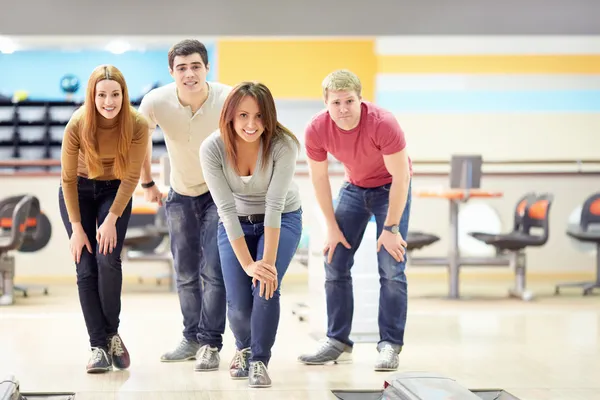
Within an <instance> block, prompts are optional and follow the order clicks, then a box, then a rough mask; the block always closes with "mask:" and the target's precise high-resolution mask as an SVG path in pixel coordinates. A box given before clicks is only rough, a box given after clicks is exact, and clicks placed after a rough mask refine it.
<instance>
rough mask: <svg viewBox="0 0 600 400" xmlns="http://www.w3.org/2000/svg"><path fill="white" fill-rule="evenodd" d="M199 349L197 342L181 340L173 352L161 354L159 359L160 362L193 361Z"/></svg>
mask: <svg viewBox="0 0 600 400" xmlns="http://www.w3.org/2000/svg"><path fill="white" fill-rule="evenodd" d="M199 348H200V344H198V342H194V341H191V340H187V339H186V338H183V339H182V340H181V342H180V343H179V345H178V346H177V348H176V349H175V350H173V351H170V352H168V353H165V354H163V355H162V356H161V357H160V361H162V362H178V361H188V360H194V359H195V358H196V353H197V352H198V349H199Z"/></svg>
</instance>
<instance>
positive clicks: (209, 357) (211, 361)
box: [194, 344, 221, 371]
mask: <svg viewBox="0 0 600 400" xmlns="http://www.w3.org/2000/svg"><path fill="white" fill-rule="evenodd" d="M220 362H221V357H220V356H219V350H218V349H217V348H216V347H210V346H209V345H208V344H205V345H204V346H202V347H200V349H198V353H196V365H195V366H194V369H195V370H196V371H216V370H218V369H219V363H220Z"/></svg>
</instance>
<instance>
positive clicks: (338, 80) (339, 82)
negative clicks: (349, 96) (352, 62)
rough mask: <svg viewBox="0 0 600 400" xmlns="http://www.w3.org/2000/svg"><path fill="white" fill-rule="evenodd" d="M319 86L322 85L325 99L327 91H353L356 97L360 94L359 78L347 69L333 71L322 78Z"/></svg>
mask: <svg viewBox="0 0 600 400" xmlns="http://www.w3.org/2000/svg"><path fill="white" fill-rule="evenodd" d="M321 86H322V87H323V97H324V98H325V99H327V92H328V91H333V92H337V91H342V90H344V91H346V90H347V91H354V92H356V94H357V95H358V97H360V96H361V92H362V85H361V83H360V79H358V76H356V74H355V73H353V72H351V71H349V70H347V69H338V70H337V71H333V72H332V73H330V74H329V75H327V76H326V77H325V79H323V83H322V84H321Z"/></svg>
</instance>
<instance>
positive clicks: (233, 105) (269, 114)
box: [219, 82, 300, 172]
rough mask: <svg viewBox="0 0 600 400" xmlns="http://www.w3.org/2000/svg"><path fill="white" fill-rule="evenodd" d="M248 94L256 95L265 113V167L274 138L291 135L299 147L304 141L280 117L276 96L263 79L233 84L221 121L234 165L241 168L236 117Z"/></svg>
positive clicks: (226, 146) (263, 165) (229, 154)
mask: <svg viewBox="0 0 600 400" xmlns="http://www.w3.org/2000/svg"><path fill="white" fill-rule="evenodd" d="M246 96H250V97H252V98H254V100H256V102H257V103H258V109H259V110H260V113H261V115H262V117H261V119H262V123H263V125H264V128H265V131H264V132H263V134H262V137H261V140H263V154H262V167H263V168H264V167H265V165H266V163H267V161H268V160H269V153H270V152H271V150H272V146H273V138H283V137H285V136H288V137H290V138H291V139H292V140H293V141H294V142H295V143H296V146H297V147H298V150H299V149H300V142H299V141H298V138H296V136H295V135H294V134H293V133H292V132H291V131H290V130H289V129H287V128H286V127H285V126H283V125H282V124H281V123H280V122H279V121H278V120H277V109H276V108H275V100H274V99H273V95H272V94H271V91H270V90H269V88H268V87H266V86H265V85H264V84H262V83H259V82H242V83H240V84H238V85H237V86H236V87H235V88H233V90H232V91H231V93H229V96H227V99H226V100H225V104H224V105H223V109H222V110H221V120H220V122H219V128H220V130H221V138H222V139H223V142H224V143H225V150H226V153H227V158H228V159H229V162H230V163H231V165H232V166H233V167H234V169H235V170H236V171H237V149H236V145H235V143H236V136H237V133H236V132H235V129H234V128H233V119H234V117H235V111H236V109H237V107H238V105H239V104H240V102H241V101H242V99H243V98H244V97H246ZM237 172H239V171H237Z"/></svg>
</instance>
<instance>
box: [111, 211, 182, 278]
mask: <svg viewBox="0 0 600 400" xmlns="http://www.w3.org/2000/svg"><path fill="white" fill-rule="evenodd" d="M168 237H169V231H168V228H167V223H166V215H165V209H164V206H163V207H159V208H156V207H153V206H151V205H143V204H142V205H138V206H134V207H133V209H132V212H131V218H130V220H129V226H128V229H127V235H126V236H125V243H124V246H123V253H122V254H123V259H124V260H127V261H165V262H167V264H168V265H169V271H168V272H167V273H165V274H160V275H158V276H157V277H156V283H157V284H159V285H160V284H161V282H162V280H163V279H165V278H166V279H167V280H171V281H173V280H174V279H173V265H172V259H173V258H172V256H171V253H170V249H169V246H168V243H167V245H165V244H164V240H165V238H167V239H168ZM161 245H163V246H161ZM161 247H162V248H161ZM138 280H139V282H140V283H141V282H142V281H143V279H142V277H139V278H138ZM172 283H173V282H172Z"/></svg>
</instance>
